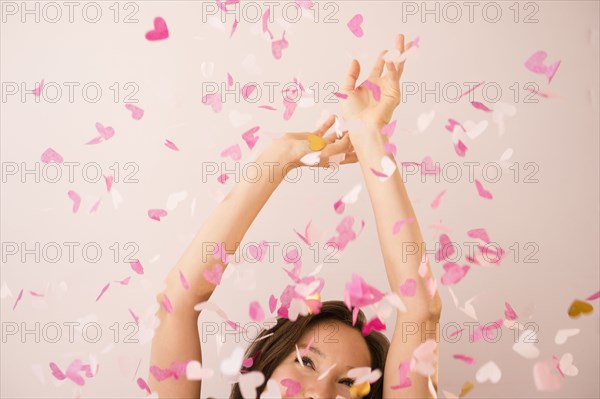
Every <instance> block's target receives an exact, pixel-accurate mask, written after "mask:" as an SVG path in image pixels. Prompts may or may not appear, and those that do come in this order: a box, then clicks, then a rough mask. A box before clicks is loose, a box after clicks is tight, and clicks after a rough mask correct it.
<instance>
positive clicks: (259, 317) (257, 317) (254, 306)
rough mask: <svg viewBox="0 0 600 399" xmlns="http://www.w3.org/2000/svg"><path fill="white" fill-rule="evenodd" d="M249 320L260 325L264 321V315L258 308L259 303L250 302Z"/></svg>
mask: <svg viewBox="0 0 600 399" xmlns="http://www.w3.org/2000/svg"><path fill="white" fill-rule="evenodd" d="M249 312H250V318H251V319H252V320H254V321H256V322H259V323H261V322H262V321H263V320H264V319H265V313H264V312H263V310H262V308H261V307H260V303H258V302H257V301H252V302H250V311H249Z"/></svg>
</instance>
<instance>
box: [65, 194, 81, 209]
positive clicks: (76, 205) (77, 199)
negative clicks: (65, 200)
mask: <svg viewBox="0 0 600 399" xmlns="http://www.w3.org/2000/svg"><path fill="white" fill-rule="evenodd" d="M67 195H68V196H69V198H70V199H71V201H73V213H77V211H78V210H79V205H81V197H80V196H79V194H77V193H76V192H75V191H73V190H69V192H68V193H67Z"/></svg>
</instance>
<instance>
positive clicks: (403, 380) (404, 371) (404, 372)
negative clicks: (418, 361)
mask: <svg viewBox="0 0 600 399" xmlns="http://www.w3.org/2000/svg"><path fill="white" fill-rule="evenodd" d="M398 372H399V373H400V382H399V383H398V385H392V386H391V387H390V389H393V390H396V389H403V388H408V387H410V386H412V381H411V379H410V378H409V377H408V373H409V372H410V360H405V361H403V362H402V363H400V366H399V367H398Z"/></svg>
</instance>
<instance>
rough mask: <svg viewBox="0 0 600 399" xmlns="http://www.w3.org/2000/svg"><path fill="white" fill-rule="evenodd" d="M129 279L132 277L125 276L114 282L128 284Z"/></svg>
mask: <svg viewBox="0 0 600 399" xmlns="http://www.w3.org/2000/svg"><path fill="white" fill-rule="evenodd" d="M129 280H131V277H125V278H124V279H123V280H116V281H114V282H115V283H119V284H121V285H127V284H129Z"/></svg>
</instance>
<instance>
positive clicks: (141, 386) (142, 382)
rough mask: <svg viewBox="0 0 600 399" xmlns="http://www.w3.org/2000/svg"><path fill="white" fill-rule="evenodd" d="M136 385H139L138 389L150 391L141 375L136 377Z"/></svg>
mask: <svg viewBox="0 0 600 399" xmlns="http://www.w3.org/2000/svg"><path fill="white" fill-rule="evenodd" d="M137 385H138V387H140V389H143V390H145V391H146V392H148V394H151V393H152V391H151V390H150V387H149V386H148V384H147V383H146V381H145V380H144V379H143V378H142V377H138V379H137Z"/></svg>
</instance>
